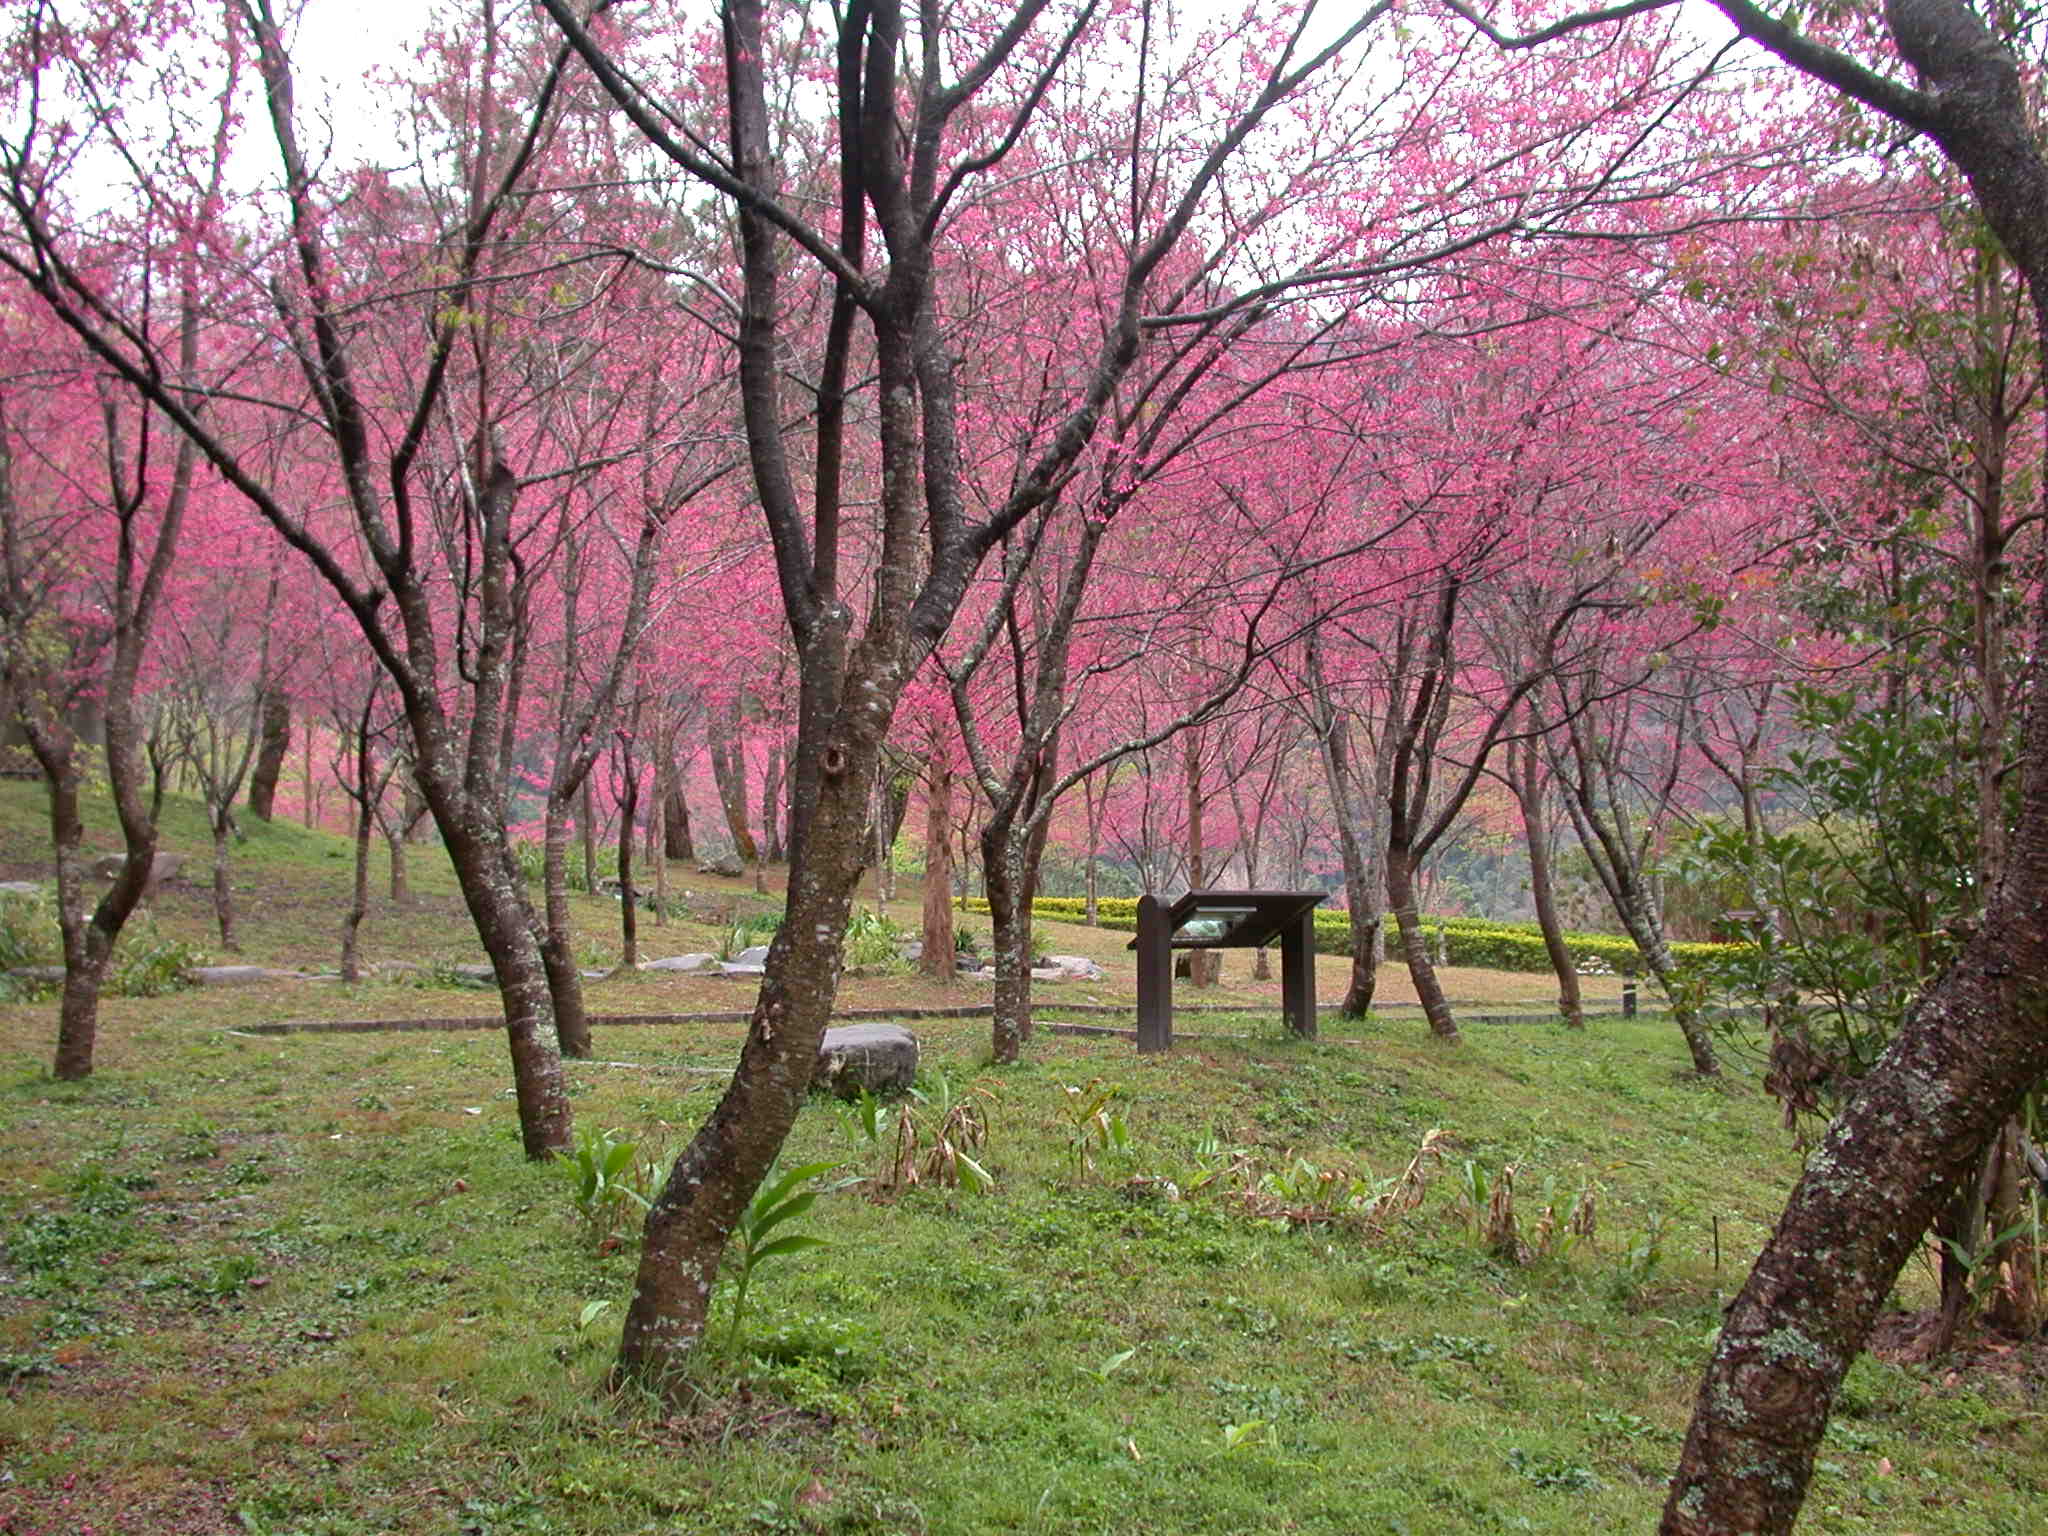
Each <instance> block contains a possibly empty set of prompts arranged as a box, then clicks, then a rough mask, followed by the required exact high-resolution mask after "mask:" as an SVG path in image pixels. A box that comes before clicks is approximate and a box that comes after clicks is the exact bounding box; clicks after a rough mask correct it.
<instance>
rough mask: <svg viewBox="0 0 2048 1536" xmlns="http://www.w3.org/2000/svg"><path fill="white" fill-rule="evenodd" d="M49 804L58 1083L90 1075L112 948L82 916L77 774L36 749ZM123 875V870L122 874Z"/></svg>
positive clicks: (69, 762)
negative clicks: (59, 956)
mask: <svg viewBox="0 0 2048 1536" xmlns="http://www.w3.org/2000/svg"><path fill="white" fill-rule="evenodd" d="M36 755H37V757H38V758H39V759H40V760H41V761H42V764H43V773H44V788H45V789H46V790H47V791H48V794H49V800H50V841H51V844H52V847H53V849H54V851H55V853H56V857H57V922H58V927H59V929H60V931H61V933H62V935H63V942H64V991H63V996H62V999H61V1000H60V1002H59V1004H58V1008H57V1058H56V1063H55V1066H54V1067H53V1069H52V1070H53V1071H54V1073H55V1075H56V1077H57V1078H58V1079H59V1080H60V1081H63V1082H77V1081H79V1080H80V1079H82V1078H87V1077H90V1076H92V1063H93V1052H94V1050H95V1048H96V1046H97V1044H98V1040H99V1006H100V985H101V982H102V981H103V980H104V978H105V975H106V966H107V956H108V955H109V954H110V953H111V951H112V948H113V946H112V944H111V943H110V942H108V941H107V939H106V937H105V934H104V932H103V931H99V930H97V929H96V928H95V925H94V924H93V923H92V921H91V920H90V919H89V918H88V917H87V916H86V912H85V824H84V822H83V820H82V819H81V818H80V816H79V813H78V771H77V769H76V767H74V766H73V759H72V757H71V752H70V749H69V748H68V747H67V748H65V749H63V750H62V752H61V754H46V753H45V752H41V751H39V752H38V753H37V754H36ZM123 873H124V874H125V873H126V871H125V870H124V871H123Z"/></svg>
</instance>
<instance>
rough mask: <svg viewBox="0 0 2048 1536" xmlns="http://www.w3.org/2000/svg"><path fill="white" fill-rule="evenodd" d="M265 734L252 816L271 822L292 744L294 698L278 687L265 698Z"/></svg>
mask: <svg viewBox="0 0 2048 1536" xmlns="http://www.w3.org/2000/svg"><path fill="white" fill-rule="evenodd" d="M261 732H262V734H261V739H260V741H259V744H258V746H257V748H256V766H255V767H254V769H252V770H251V771H250V774H249V814H250V815H251V816H254V817H255V818H256V819H257V820H258V821H268V820H270V814H271V810H272V808H273V807H274V806H275V805H276V803H277V781H278V779H279V778H281V777H282V776H283V774H284V760H285V754H286V753H287V752H289V751H290V750H291V745H292V701H291V696H290V695H289V694H287V693H286V692H285V691H284V690H283V689H282V688H280V687H278V686H276V685H275V684H273V685H272V686H271V687H270V688H269V689H267V690H266V691H265V692H264V695H263V724H262V728H261Z"/></svg>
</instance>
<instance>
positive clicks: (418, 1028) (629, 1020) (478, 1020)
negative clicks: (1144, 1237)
mask: <svg viewBox="0 0 2048 1536" xmlns="http://www.w3.org/2000/svg"><path fill="white" fill-rule="evenodd" d="M1386 1006H1388V1007H1394V1008H1417V1007H1420V1006H1421V1005H1420V1004H1418V1003H1392V1004H1387V1005H1386ZM1452 1006H1453V1007H1457V1006H1458V1005H1457V1004H1455V1003H1454V1004H1452ZM1468 1006H1477V1005H1476V1004H1475V1005H1468ZM1132 1011H1133V1005H1125V1004H1118V1003H1049V1004H1044V1005H1038V1006H1034V1008H1033V1014H1034V1016H1036V1015H1038V1014H1041V1013H1082V1014H1096V1015H1104V1014H1106V1015H1110V1016H1112V1017H1121V1018H1129V1017H1130V1016H1131V1013H1132ZM1255 1011H1256V1010H1254V1009H1250V1008H1239V1007H1234V1006H1232V1005H1230V1004H1227V1003H1193V1004H1188V1005H1186V1006H1184V1007H1179V1008H1176V1009H1174V1013H1175V1015H1176V1016H1178V1015H1181V1014H1189V1013H1251V1012H1255ZM1316 1011H1317V1012H1318V1013H1323V1014H1335V1013H1336V1012H1337V1005H1336V1004H1334V1003H1326V1004H1324V1005H1323V1006H1322V1007H1320V1008H1319V1009H1317V1010H1316ZM753 1016H754V1015H753V1012H752V1010H750V1009H721V1010H718V1011H716V1012H709V1013H594V1014H591V1015H590V1027H591V1028H592V1029H621V1028H632V1027H648V1026H656V1027H658V1026H663V1025H671V1026H672V1025H680V1024H745V1023H747V1022H748V1021H749V1020H751V1019H752V1018H753ZM994 1016H995V1008H994V1007H993V1006H992V1005H990V1004H988V1003H978V1004H969V1005H966V1006H963V1007H959V1008H842V1009H839V1010H837V1011H835V1012H834V1013H833V1015H832V1017H833V1018H834V1019H839V1020H849V1021H863V1020H871V1019H880V1020H888V1021H891V1022H895V1021H899V1020H905V1019H987V1018H993V1017H994ZM1549 1017H1550V1015H1548V1014H1544V1013H1535V1012H1528V1013H1461V1014H1460V1015H1459V1022H1460V1023H1462V1024H1522V1023H1526V1022H1528V1021H1529V1020H1531V1019H1548V1018H1549ZM1620 1017H1622V1014H1621V1012H1620V1010H1619V1009H1614V1010H1603V1011H1600V1012H1588V1013H1587V1014H1586V1015H1585V1018H1586V1020H1587V1022H1589V1023H1592V1022H1598V1021H1600V1020H1604V1019H1618V1018H1620ZM504 1022H505V1021H504V1019H503V1017H502V1016H499V1015H495V1014H488V1013H478V1014H469V1015H465V1016H463V1017H460V1018H438V1019H280V1020H277V1021H275V1022H273V1023H267V1024H242V1025H238V1026H237V1027H235V1028H234V1029H232V1030H230V1031H228V1033H230V1034H235V1035H368V1034H407V1033H432V1032H435V1031H443V1032H454V1031H460V1030H471V1029H498V1028H501V1027H503V1025H504ZM1035 1022H1036V1024H1037V1026H1038V1027H1039V1028H1040V1029H1044V1030H1046V1031H1048V1032H1050V1033H1052V1034H1055V1035H1111V1036H1120V1037H1122V1038H1124V1039H1127V1040H1135V1039H1137V1036H1138V1032H1137V1030H1136V1029H1127V1028H1121V1027H1119V1026H1117V1025H1113V1024H1069V1023H1064V1022H1060V1021H1057V1020H1053V1019H1047V1018H1035ZM1174 1038H1175V1039H1176V1040H1198V1039H1201V1038H1203V1037H1202V1036H1200V1035H1196V1034H1191V1033H1189V1032H1187V1031H1185V1030H1176V1031H1174ZM1219 1038H1222V1039H1243V1038H1249V1037H1246V1036H1236V1035H1226V1036H1221V1037H1219Z"/></svg>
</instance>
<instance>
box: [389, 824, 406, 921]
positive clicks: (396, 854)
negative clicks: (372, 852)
mask: <svg viewBox="0 0 2048 1536" xmlns="http://www.w3.org/2000/svg"><path fill="white" fill-rule="evenodd" d="M405 833H406V829H405V828H404V827H399V828H396V829H395V830H393V831H388V832H386V833H385V834H384V851H385V852H386V853H388V854H389V855H390V856H391V904H392V905H393V906H395V907H403V906H408V905H410V904H411V902H412V890H411V888H410V887H409V886H408V885H407V884H406V880H405Z"/></svg>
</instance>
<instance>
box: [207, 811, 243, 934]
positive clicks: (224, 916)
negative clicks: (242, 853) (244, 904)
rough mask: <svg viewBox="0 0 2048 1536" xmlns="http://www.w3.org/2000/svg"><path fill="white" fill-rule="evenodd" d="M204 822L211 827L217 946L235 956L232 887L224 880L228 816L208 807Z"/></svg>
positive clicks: (229, 831)
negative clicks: (207, 822) (218, 941)
mask: <svg viewBox="0 0 2048 1536" xmlns="http://www.w3.org/2000/svg"><path fill="white" fill-rule="evenodd" d="M208 813H209V814H208V818H207V819H208V820H209V821H210V822H211V823H212V824H213V920H214V923H215V925H216V926H217V927H218V928H219V929H220V947H221V948H222V949H224V950H226V951H227V952H228V953H229V954H231V955H232V954H239V953H240V952H241V948H242V946H241V945H240V944H238V943H236V942H235V888H234V886H233V884H232V883H231V882H230V881H229V879H228V839H229V838H230V837H231V836H232V835H233V833H234V820H233V817H232V813H231V812H230V811H229V810H228V808H227V807H226V806H225V805H219V806H209V807H208Z"/></svg>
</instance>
